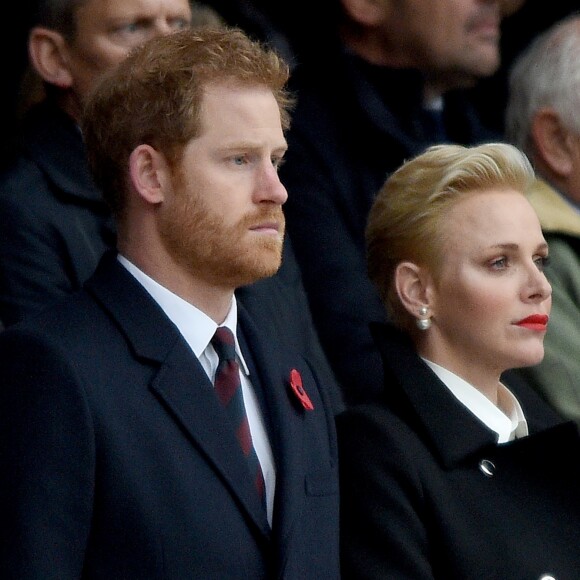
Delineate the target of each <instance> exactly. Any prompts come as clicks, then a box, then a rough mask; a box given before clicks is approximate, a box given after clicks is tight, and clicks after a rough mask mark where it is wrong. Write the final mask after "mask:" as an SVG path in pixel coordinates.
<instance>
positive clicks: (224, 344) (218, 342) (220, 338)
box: [211, 326, 236, 362]
mask: <svg viewBox="0 0 580 580" xmlns="http://www.w3.org/2000/svg"><path fill="white" fill-rule="evenodd" d="M211 344H212V346H213V348H214V350H215V351H216V353H217V355H218V358H219V360H220V362H225V361H232V360H236V341H235V339H234V334H233V332H232V331H231V330H230V329H229V328H227V327H226V326H220V327H219V328H218V329H217V330H216V331H215V334H214V335H213V338H212V339H211Z"/></svg>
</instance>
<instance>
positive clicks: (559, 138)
mask: <svg viewBox="0 0 580 580" xmlns="http://www.w3.org/2000/svg"><path fill="white" fill-rule="evenodd" d="M531 133H532V139H533V145H534V148H535V150H536V154H537V155H539V156H540V157H541V161H542V163H543V164H544V165H546V166H547V167H548V168H549V169H550V170H551V171H552V172H553V173H555V174H556V175H558V177H567V176H568V175H569V174H570V172H571V171H572V170H573V156H572V150H571V146H572V145H573V144H572V143H571V141H570V139H571V133H570V131H568V129H567V128H566V127H565V126H564V125H563V123H562V120H561V119H560V116H559V115H558V113H556V112H555V111H554V110H553V109H550V108H544V109H540V110H539V111H538V112H537V113H536V115H535V116H534V119H533V121H532V129H531Z"/></svg>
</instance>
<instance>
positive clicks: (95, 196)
mask: <svg viewBox="0 0 580 580" xmlns="http://www.w3.org/2000/svg"><path fill="white" fill-rule="evenodd" d="M22 148H23V149H24V151H25V152H26V153H27V154H28V155H29V156H30V157H31V158H32V160H33V161H34V162H35V163H36V164H37V165H38V166H39V167H40V168H41V169H42V171H43V172H44V173H45V174H46V175H47V176H48V177H49V179H50V180H51V181H53V182H54V183H55V185H56V186H57V188H58V189H59V190H60V191H61V192H63V193H64V194H65V195H68V196H71V197H74V198H79V199H82V200H84V201H87V202H93V203H99V204H102V205H103V206H105V203H104V201H103V199H102V196H101V192H100V190H99V189H98V188H97V186H96V185H95V183H94V181H93V178H92V175H91V172H90V169H89V165H88V162H87V159H86V152H85V147H84V144H83V139H82V135H81V131H80V128H79V127H78V125H77V124H76V123H75V122H74V120H73V119H72V118H71V117H69V116H68V115H67V114H66V113H65V112H64V111H63V110H62V109H60V108H59V107H58V106H57V105H56V104H54V103H52V102H51V101H50V100H46V101H44V102H42V103H40V104H39V105H36V106H35V107H33V109H31V111H30V112H29V114H28V115H27V117H26V119H25V120H24V124H23V128H22Z"/></svg>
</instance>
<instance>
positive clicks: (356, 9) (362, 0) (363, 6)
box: [342, 0, 391, 27]
mask: <svg viewBox="0 0 580 580" xmlns="http://www.w3.org/2000/svg"><path fill="white" fill-rule="evenodd" d="M342 5H343V8H344V11H345V12H346V13H347V14H348V16H349V18H350V19H351V20H354V21H355V22H357V23H359V24H362V25H364V26H369V27H375V26H378V25H379V24H381V23H382V22H383V20H385V18H386V17H387V15H388V14H389V13H390V10H391V2H390V1H388V0H342Z"/></svg>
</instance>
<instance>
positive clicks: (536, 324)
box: [516, 314, 549, 330]
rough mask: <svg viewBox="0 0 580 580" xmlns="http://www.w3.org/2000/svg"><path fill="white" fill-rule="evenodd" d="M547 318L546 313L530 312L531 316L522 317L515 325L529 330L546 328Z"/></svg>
mask: <svg viewBox="0 0 580 580" xmlns="http://www.w3.org/2000/svg"><path fill="white" fill-rule="evenodd" d="M548 319H549V317H548V315H547V314H532V315H531V316H528V317H527V318H522V320H520V321H519V322H516V326H523V327H524V328H529V329H530V330H546V327H547V326H548Z"/></svg>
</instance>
